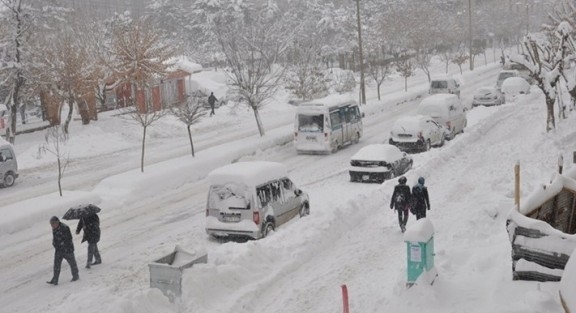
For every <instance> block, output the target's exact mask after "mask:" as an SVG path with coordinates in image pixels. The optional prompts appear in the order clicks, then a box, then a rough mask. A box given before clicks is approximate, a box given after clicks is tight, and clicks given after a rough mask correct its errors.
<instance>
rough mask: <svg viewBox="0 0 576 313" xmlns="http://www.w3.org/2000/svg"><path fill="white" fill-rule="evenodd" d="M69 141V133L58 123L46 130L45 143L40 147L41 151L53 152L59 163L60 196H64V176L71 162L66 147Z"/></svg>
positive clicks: (45, 152)
mask: <svg viewBox="0 0 576 313" xmlns="http://www.w3.org/2000/svg"><path fill="white" fill-rule="evenodd" d="M67 141H68V135H67V134H66V133H65V132H64V131H63V130H62V127H61V126H60V125H56V126H52V127H50V128H48V129H47V130H46V134H44V143H43V144H42V145H40V147H39V148H38V149H39V152H41V153H44V154H51V155H53V156H54V157H56V162H57V164H58V192H59V193H60V197H62V178H63V177H64V172H65V171H66V167H68V164H69V162H70V158H69V156H70V153H69V152H68V151H67V150H66V149H65V146H66V142H67Z"/></svg>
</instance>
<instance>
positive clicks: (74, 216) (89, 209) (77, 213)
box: [62, 204, 100, 220]
mask: <svg viewBox="0 0 576 313" xmlns="http://www.w3.org/2000/svg"><path fill="white" fill-rule="evenodd" d="M98 212H100V208H99V207H97V206H95V205H94V204H82V205H79V206H75V207H72V208H70V209H68V211H67V212H66V214H64V216H62V218H63V219H65V220H79V219H81V218H83V217H88V216H90V215H94V214H96V213H98Z"/></svg>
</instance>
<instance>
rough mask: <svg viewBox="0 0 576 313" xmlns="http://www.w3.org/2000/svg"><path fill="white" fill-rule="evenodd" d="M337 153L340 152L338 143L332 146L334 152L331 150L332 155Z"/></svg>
mask: <svg viewBox="0 0 576 313" xmlns="http://www.w3.org/2000/svg"><path fill="white" fill-rule="evenodd" d="M336 151H338V141H336V142H335V143H334V146H332V150H330V153H336Z"/></svg>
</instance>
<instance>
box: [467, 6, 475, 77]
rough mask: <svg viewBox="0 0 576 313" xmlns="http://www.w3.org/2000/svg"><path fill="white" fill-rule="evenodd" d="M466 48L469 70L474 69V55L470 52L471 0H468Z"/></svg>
mask: <svg viewBox="0 0 576 313" xmlns="http://www.w3.org/2000/svg"><path fill="white" fill-rule="evenodd" d="M468 41H469V43H468V49H469V53H470V70H471V71H473V70H474V55H473V54H472V0H468Z"/></svg>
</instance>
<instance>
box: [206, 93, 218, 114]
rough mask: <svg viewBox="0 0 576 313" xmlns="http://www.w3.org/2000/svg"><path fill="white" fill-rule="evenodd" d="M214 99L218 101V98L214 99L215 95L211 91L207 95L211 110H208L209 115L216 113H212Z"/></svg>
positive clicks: (214, 103)
mask: <svg viewBox="0 0 576 313" xmlns="http://www.w3.org/2000/svg"><path fill="white" fill-rule="evenodd" d="M216 101H218V99H216V96H214V93H213V92H211V93H210V96H209V97H208V104H210V109H212V111H210V116H212V115H214V114H216V113H214V106H215V105H216Z"/></svg>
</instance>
